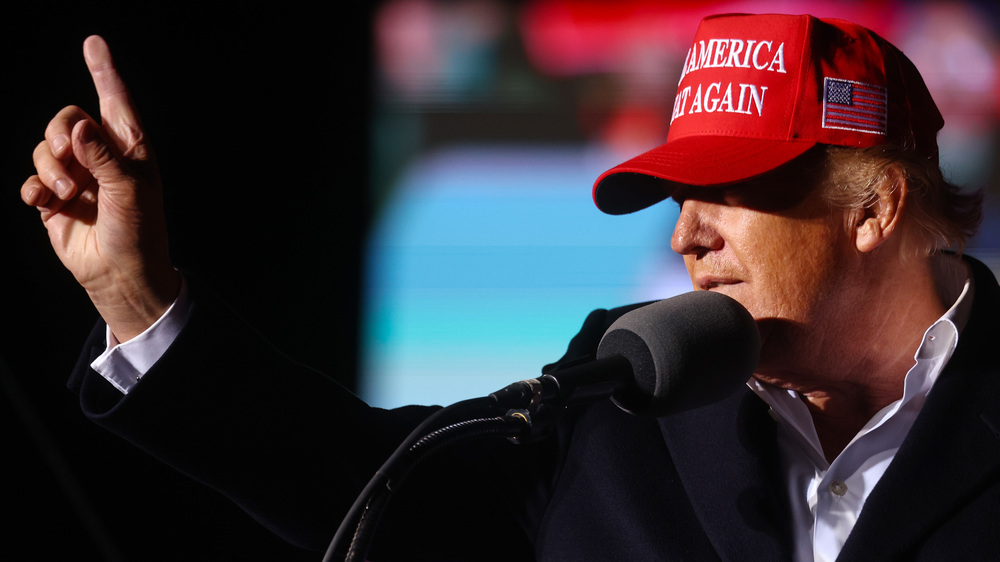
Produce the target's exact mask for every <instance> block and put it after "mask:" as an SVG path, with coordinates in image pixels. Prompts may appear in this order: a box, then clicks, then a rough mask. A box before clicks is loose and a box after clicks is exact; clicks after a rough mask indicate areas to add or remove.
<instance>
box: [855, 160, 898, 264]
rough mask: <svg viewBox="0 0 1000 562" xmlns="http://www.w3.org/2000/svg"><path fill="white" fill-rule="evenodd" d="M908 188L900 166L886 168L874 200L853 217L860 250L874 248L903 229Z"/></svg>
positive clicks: (857, 244)
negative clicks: (901, 226)
mask: <svg viewBox="0 0 1000 562" xmlns="http://www.w3.org/2000/svg"><path fill="white" fill-rule="evenodd" d="M908 189H909V186H908V185H907V183H906V176H904V175H903V173H902V172H901V171H900V170H899V168H898V167H896V166H895V165H891V166H889V167H888V168H886V170H885V172H884V173H883V174H882V177H881V179H880V181H879V184H878V185H877V186H876V188H875V195H876V198H875V200H874V201H872V202H871V203H870V204H869V205H868V206H867V207H865V208H864V209H857V210H856V211H855V213H853V216H852V218H853V219H854V220H853V222H852V223H853V225H854V243H855V245H856V246H857V248H858V251H859V252H870V251H872V250H874V249H875V248H877V247H879V246H880V245H882V243H883V242H885V241H886V240H888V239H889V237H891V236H892V234H893V233H894V232H896V231H897V230H898V229H899V228H900V225H901V224H902V219H903V209H904V208H905V206H906V195H907V190H908Z"/></svg>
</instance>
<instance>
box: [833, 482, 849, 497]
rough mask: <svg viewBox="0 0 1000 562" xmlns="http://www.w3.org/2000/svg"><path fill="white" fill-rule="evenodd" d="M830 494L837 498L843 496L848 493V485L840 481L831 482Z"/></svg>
mask: <svg viewBox="0 0 1000 562" xmlns="http://www.w3.org/2000/svg"><path fill="white" fill-rule="evenodd" d="M830 492H831V493H833V495H835V496H843V495H844V494H846V493H847V484H844V483H843V482H841V481H840V480H834V481H833V482H830Z"/></svg>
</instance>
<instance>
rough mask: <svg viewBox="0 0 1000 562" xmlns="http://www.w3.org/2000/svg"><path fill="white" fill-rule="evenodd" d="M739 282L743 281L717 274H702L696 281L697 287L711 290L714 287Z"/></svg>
mask: <svg viewBox="0 0 1000 562" xmlns="http://www.w3.org/2000/svg"><path fill="white" fill-rule="evenodd" d="M737 283H742V281H740V280H739V279H732V278H729V277H715V276H701V277H698V279H697V281H696V285H697V287H698V288H699V289H701V290H703V291H711V290H712V289H718V288H719V287H725V286H727V285H736V284H737Z"/></svg>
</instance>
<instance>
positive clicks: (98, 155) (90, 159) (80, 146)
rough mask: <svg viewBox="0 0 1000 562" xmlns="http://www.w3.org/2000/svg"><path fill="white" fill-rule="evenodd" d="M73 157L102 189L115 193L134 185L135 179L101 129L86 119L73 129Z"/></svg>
mask: <svg viewBox="0 0 1000 562" xmlns="http://www.w3.org/2000/svg"><path fill="white" fill-rule="evenodd" d="M71 138H72V144H73V155H74V156H75V157H76V160H77V161H78V162H79V163H80V164H81V165H82V166H83V167H84V168H87V170H89V171H90V174H91V175H92V176H94V179H96V180H97V183H98V185H100V187H101V189H104V190H108V191H111V192H114V191H116V190H121V189H128V188H131V187H132V186H133V185H134V181H130V180H133V178H132V177H131V175H132V174H130V173H129V172H128V171H127V170H126V169H124V167H123V166H124V163H123V162H122V161H121V160H120V159H119V158H118V157H116V155H115V154H116V152H115V151H113V150H112V148H111V146H110V145H109V144H108V142H107V139H105V138H104V135H103V134H102V131H101V129H100V127H98V126H97V124H96V123H94V122H93V121H91V120H90V119H84V120H82V121H80V122H78V123H77V124H76V125H75V126H74V127H73V133H72V137H71Z"/></svg>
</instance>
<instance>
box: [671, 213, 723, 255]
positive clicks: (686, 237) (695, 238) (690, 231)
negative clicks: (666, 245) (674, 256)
mask: <svg viewBox="0 0 1000 562" xmlns="http://www.w3.org/2000/svg"><path fill="white" fill-rule="evenodd" d="M710 211H711V203H709V202H707V201H699V200H697V199H685V200H684V202H683V203H681V214H680V216H679V217H678V218H677V225H676V226H674V234H673V236H671V237H670V249H672V250H673V251H675V252H677V253H678V254H681V255H688V254H692V255H694V256H695V257H699V258H700V257H702V256H703V255H705V253H707V252H709V251H711V250H718V249H720V248H722V237H721V236H720V235H719V233H718V231H717V230H716V229H715V228H714V227H713V226H712V224H711V223H712V221H711V218H710V217H711V212H710Z"/></svg>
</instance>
